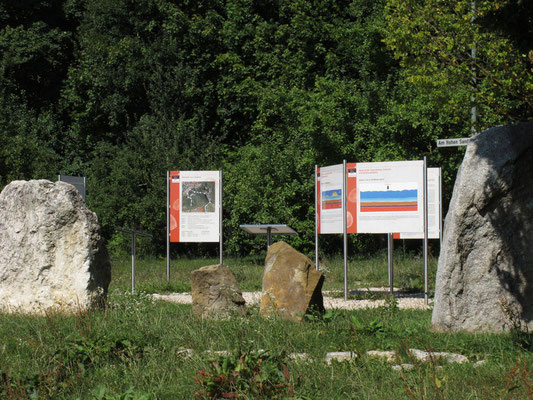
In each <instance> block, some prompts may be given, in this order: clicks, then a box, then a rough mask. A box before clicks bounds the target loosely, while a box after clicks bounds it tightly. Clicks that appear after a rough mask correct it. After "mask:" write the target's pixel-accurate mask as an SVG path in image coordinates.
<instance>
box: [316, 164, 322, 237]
mask: <svg viewBox="0 0 533 400" xmlns="http://www.w3.org/2000/svg"><path fill="white" fill-rule="evenodd" d="M316 173H317V176H315V181H316V210H315V212H316V215H317V217H316V220H317V228H316V229H317V233H318V234H320V209H321V208H322V203H321V200H322V198H321V193H320V168H317V169H316Z"/></svg>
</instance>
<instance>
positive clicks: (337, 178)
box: [316, 164, 345, 234]
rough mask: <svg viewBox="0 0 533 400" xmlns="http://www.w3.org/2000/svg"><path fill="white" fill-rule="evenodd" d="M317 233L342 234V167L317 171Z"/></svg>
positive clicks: (328, 167)
mask: <svg viewBox="0 0 533 400" xmlns="http://www.w3.org/2000/svg"><path fill="white" fill-rule="evenodd" d="M316 180H317V183H316V184H317V204H318V208H317V213H318V218H317V220H318V233H319V234H322V233H343V232H344V229H343V210H344V209H345V207H344V196H343V180H344V171H343V165H342V164H338V165H331V166H327V167H321V168H318V169H317V177H316Z"/></svg>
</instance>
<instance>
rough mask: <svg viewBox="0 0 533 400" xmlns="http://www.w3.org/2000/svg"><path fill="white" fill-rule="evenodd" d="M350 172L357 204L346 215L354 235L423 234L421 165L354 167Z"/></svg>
mask: <svg viewBox="0 0 533 400" xmlns="http://www.w3.org/2000/svg"><path fill="white" fill-rule="evenodd" d="M353 170H354V171H353V174H355V175H356V178H355V179H356V191H355V192H354V193H353V194H352V196H353V195H355V196H356V203H355V205H354V204H353V203H348V205H349V210H348V211H349V212H352V213H354V212H355V214H354V215H356V220H357V233H392V232H421V231H423V230H424V194H423V182H424V162H423V161H390V162H373V163H357V164H356V166H355V167H354V168H353ZM348 196H350V195H348ZM354 206H355V210H354Z"/></svg>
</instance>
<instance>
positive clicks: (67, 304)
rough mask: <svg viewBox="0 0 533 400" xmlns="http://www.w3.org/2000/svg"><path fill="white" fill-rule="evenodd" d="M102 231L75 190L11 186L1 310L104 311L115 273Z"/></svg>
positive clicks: (5, 200)
mask: <svg viewBox="0 0 533 400" xmlns="http://www.w3.org/2000/svg"><path fill="white" fill-rule="evenodd" d="M99 231H100V226H99V224H98V220H97V217H96V214H94V213H93V212H91V211H90V210H89V209H88V208H87V206H86V205H85V203H84V202H83V200H82V198H81V196H80V195H79V193H78V192H77V190H76V189H75V188H74V186H72V185H69V184H67V183H64V182H56V183H53V182H50V181H47V180H34V181H28V182H26V181H14V182H11V183H10V184H9V185H7V186H6V187H5V189H4V190H3V191H2V193H1V194H0V309H2V311H12V312H30V313H33V312H45V311H49V310H59V311H67V312H71V311H72V312H75V311H79V310H84V309H88V308H91V307H95V306H100V305H102V304H103V302H104V300H105V297H106V294H107V288H108V286H109V281H110V280H111V267H110V263H109V257H108V255H107V251H106V249H105V247H104V246H103V243H102V241H101V238H100V233H99Z"/></svg>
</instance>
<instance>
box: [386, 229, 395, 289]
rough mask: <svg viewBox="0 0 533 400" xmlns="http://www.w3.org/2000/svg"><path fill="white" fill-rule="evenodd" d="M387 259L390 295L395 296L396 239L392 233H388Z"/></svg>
mask: <svg viewBox="0 0 533 400" xmlns="http://www.w3.org/2000/svg"><path fill="white" fill-rule="evenodd" d="M387 259H388V267H389V268H388V270H389V287H390V294H391V295H394V238H393V234H392V233H387Z"/></svg>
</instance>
